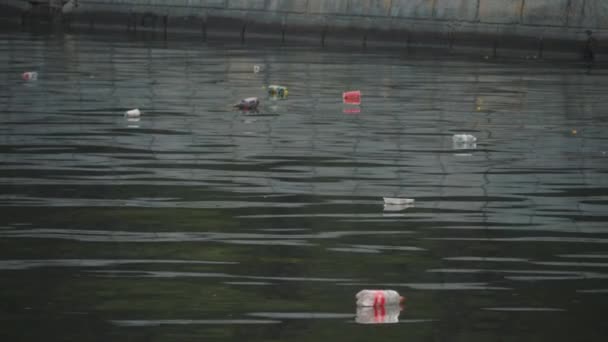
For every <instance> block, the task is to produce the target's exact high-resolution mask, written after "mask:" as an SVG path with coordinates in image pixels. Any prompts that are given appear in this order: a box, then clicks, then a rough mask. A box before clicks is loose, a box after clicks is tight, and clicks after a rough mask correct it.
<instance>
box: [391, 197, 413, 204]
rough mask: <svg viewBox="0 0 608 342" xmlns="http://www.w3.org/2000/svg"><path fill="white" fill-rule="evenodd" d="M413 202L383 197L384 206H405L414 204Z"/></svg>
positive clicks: (408, 199) (410, 199)
mask: <svg viewBox="0 0 608 342" xmlns="http://www.w3.org/2000/svg"><path fill="white" fill-rule="evenodd" d="M414 202H415V200H414V199H413V198H396V197H384V204H385V205H406V204H414Z"/></svg>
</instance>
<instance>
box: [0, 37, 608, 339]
mask: <svg viewBox="0 0 608 342" xmlns="http://www.w3.org/2000/svg"><path fill="white" fill-rule="evenodd" d="M0 38H1V39H0V51H1V53H0V61H1V63H0V77H1V83H0V108H1V110H2V115H1V117H0V215H1V217H2V219H1V220H0V279H2V290H1V291H0V303H1V304H0V316H1V317H2V318H0V322H1V323H0V324H2V332H3V335H4V336H6V337H7V338H9V339H13V340H31V341H34V340H36V341H41V340H61V341H66V340H79V341H105V340H113V341H151V340H154V341H178V340H192V341H195V340H196V341H200V340H216V341H228V340H230V341H234V340H243V341H284V340H291V341H313V340H314V341H370V340H400V341H405V340H408V341H435V340H437V341H439V340H441V341H445V340H450V341H459V340H463V341H465V340H466V341H491V340H508V341H512V340H513V341H514V340H518V341H519V340H535V341H571V340H573V339H574V340H577V341H603V340H604V339H605V337H606V336H607V335H606V333H607V328H606V325H605V312H606V309H608V297H607V296H608V247H607V243H608V226H607V222H608V214H607V212H608V211H607V209H608V177H607V173H608V156H607V153H608V135H607V133H608V116H607V114H606V113H607V110H608V102H607V100H606V96H605V94H606V93H607V92H608V82H607V81H606V80H607V79H606V75H607V72H606V71H605V70H603V69H593V70H591V71H590V72H588V71H587V70H586V69H584V68H582V67H581V66H580V65H578V64H576V63H573V64H561V65H554V64H550V63H547V62H542V61H522V62H509V63H500V62H495V61H492V60H484V59H481V58H480V59H479V60H471V59H463V58H459V57H457V56H451V57H433V56H432V55H429V54H422V53H418V54H417V53H409V54H408V53H406V52H405V51H404V52H403V53H402V54H381V53H375V52H374V51H369V50H368V51H351V52H348V53H345V52H343V51H342V52H341V51H332V50H320V49H314V48H313V49H311V48H302V47H297V46H286V47H279V46H259V45H256V44H255V43H250V44H248V45H236V44H221V43H219V42H215V43H209V44H201V43H198V42H173V43H164V42H158V41H154V40H141V39H127V38H126V37H116V36H71V35H57V36H49V35H29V34H26V33H4V34H1V35H0ZM254 65H260V66H262V72H260V73H257V74H256V73H254V72H253V66H254ZM24 71H38V73H39V78H38V80H37V81H29V82H27V81H23V80H21V78H20V74H21V73H22V72H24ZM269 84H281V85H284V86H287V87H289V94H290V95H289V98H288V99H287V100H273V99H268V98H267V97H266V96H265V90H264V88H263V87H264V86H267V85H269ZM345 90H361V91H362V93H363V101H362V104H361V105H360V106H349V105H343V104H342V103H341V93H342V91H345ZM249 96H258V97H260V98H261V106H260V108H259V110H258V111H257V112H241V111H238V110H234V109H233V108H231V106H230V105H231V104H233V103H235V102H237V101H238V100H239V99H241V98H245V97H249ZM133 108H139V109H140V110H141V111H142V113H143V114H142V116H141V118H140V120H127V119H126V118H125V117H124V116H123V113H124V112H125V111H126V110H129V109H133ZM454 134H472V135H474V136H476V137H477V141H476V142H475V143H466V144H462V143H454V142H453V141H452V136H453V135H454ZM383 197H404V198H413V199H415V204H414V205H406V206H384V205H383V199H382V198H383ZM363 288H392V289H395V290H398V291H399V292H400V293H402V294H403V295H405V296H406V297H407V301H406V305H405V307H404V308H403V310H393V309H391V310H388V311H387V312H378V311H373V310H372V311H369V310H367V311H366V310H359V311H358V310H357V309H356V308H355V306H354V304H355V301H354V295H355V293H356V292H357V291H359V290H360V289H363ZM379 315H380V316H382V317H379ZM383 317H385V318H383ZM379 321H385V322H390V323H394V324H385V325H383V326H382V327H379V326H374V325H373V324H365V323H377V322H379ZM360 323H363V324H360Z"/></svg>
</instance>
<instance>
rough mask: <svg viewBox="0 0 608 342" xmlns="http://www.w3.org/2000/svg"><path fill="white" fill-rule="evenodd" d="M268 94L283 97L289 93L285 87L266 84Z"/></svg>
mask: <svg viewBox="0 0 608 342" xmlns="http://www.w3.org/2000/svg"><path fill="white" fill-rule="evenodd" d="M268 95H270V96H271V97H275V98H279V99H284V98H286V97H287V95H289V90H287V87H284V86H280V85H274V84H273V85H269V86H268Z"/></svg>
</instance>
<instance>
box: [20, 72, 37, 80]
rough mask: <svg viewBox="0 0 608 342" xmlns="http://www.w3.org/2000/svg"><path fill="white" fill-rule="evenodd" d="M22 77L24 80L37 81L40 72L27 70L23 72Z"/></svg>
mask: <svg viewBox="0 0 608 342" xmlns="http://www.w3.org/2000/svg"><path fill="white" fill-rule="evenodd" d="M21 78H22V79H23V80H24V81H36V80H37V79H38V73H37V72H35V71H26V72H24V73H23V74H21Z"/></svg>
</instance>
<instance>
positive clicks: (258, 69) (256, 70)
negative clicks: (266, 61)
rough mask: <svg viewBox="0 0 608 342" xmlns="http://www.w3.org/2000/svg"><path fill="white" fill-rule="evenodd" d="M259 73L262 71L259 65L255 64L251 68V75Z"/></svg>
mask: <svg viewBox="0 0 608 342" xmlns="http://www.w3.org/2000/svg"><path fill="white" fill-rule="evenodd" d="M260 71H262V66H261V65H257V64H256V65H254V66H253V73H254V74H257V73H259V72H260Z"/></svg>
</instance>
